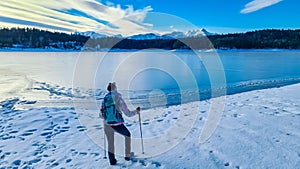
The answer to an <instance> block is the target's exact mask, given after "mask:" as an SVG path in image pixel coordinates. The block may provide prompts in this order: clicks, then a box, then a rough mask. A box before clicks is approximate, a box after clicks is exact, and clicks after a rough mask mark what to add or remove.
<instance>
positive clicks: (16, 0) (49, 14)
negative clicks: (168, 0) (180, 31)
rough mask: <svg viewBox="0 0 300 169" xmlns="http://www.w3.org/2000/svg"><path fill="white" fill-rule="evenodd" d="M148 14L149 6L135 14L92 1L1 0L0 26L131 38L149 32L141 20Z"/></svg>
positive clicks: (148, 26) (118, 7) (135, 11)
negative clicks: (96, 33) (116, 35)
mask: <svg viewBox="0 0 300 169" xmlns="http://www.w3.org/2000/svg"><path fill="white" fill-rule="evenodd" d="M151 10H152V8H151V7H150V6H148V7H145V8H143V9H137V10H135V9H133V7H132V6H127V8H121V7H120V5H114V4H112V3H109V5H104V4H102V3H101V2H98V1H96V0H76V1H73V0H49V1H37V0H22V1H20V0H1V1H0V11H1V17H0V26H1V27H11V26H14V27H16V26H19V27H38V28H42V29H51V30H52V29H55V30H57V31H64V32H75V31H76V32H84V31H95V32H98V33H106V34H122V35H131V34H138V33H143V32H147V31H149V29H150V28H151V27H152V26H153V25H152V24H149V23H144V19H145V17H146V16H147V13H148V12H150V11H151Z"/></svg>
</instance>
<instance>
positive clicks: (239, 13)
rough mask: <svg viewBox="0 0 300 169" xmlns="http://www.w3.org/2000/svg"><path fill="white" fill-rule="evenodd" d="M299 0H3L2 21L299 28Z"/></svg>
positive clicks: (167, 28) (127, 27) (129, 27)
mask: <svg viewBox="0 0 300 169" xmlns="http://www.w3.org/2000/svg"><path fill="white" fill-rule="evenodd" d="M299 6H300V2H299V0H234V1H232V0H231V1H229V0H207V1H204V0H181V1H180V0H164V1H162V0H108V1H103V0H41V1H37V0H22V1H20V0H1V1H0V13H1V14H0V27H38V28H42V29H48V30H56V31H64V32H75V31H76V32H84V31H95V32H98V33H103V34H109V35H112V34H122V35H125V36H126V35H132V34H139V33H148V32H154V33H165V32H171V31H187V30H188V29H197V28H206V29H207V30H208V31H210V32H216V33H232V32H245V31H249V30H256V29H266V28H280V29H281V28H283V29H299V28H300V12H299V11H298V10H299V9H298V8H299Z"/></svg>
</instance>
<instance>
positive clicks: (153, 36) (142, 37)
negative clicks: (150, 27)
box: [127, 33, 162, 40]
mask: <svg viewBox="0 0 300 169" xmlns="http://www.w3.org/2000/svg"><path fill="white" fill-rule="evenodd" d="M127 39H134V40H151V39H162V37H161V36H160V35H157V34H154V33H147V34H138V35H133V36H129V37H128V38H127Z"/></svg>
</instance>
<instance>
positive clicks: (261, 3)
mask: <svg viewBox="0 0 300 169" xmlns="http://www.w3.org/2000/svg"><path fill="white" fill-rule="evenodd" d="M281 1H283V0H253V1H252V2H249V3H248V4H246V5H245V8H244V9H242V10H241V13H243V14H247V13H251V12H255V11H258V10H260V9H263V8H266V7H268V6H272V5H275V4H277V3H279V2H281Z"/></svg>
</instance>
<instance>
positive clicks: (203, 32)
mask: <svg viewBox="0 0 300 169" xmlns="http://www.w3.org/2000/svg"><path fill="white" fill-rule="evenodd" d="M79 34H80V35H83V36H87V37H91V38H92V39H97V38H106V37H116V38H124V37H123V36H122V35H120V34H118V35H109V34H100V33H96V32H92V31H87V32H81V33H79ZM211 35H216V34H214V33H210V32H208V31H207V30H206V29H195V30H189V31H186V32H179V31H175V32H171V33H166V34H163V35H159V34H155V33H146V34H137V35H132V36H128V37H127V39H134V40H151V39H177V38H191V37H202V36H211Z"/></svg>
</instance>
